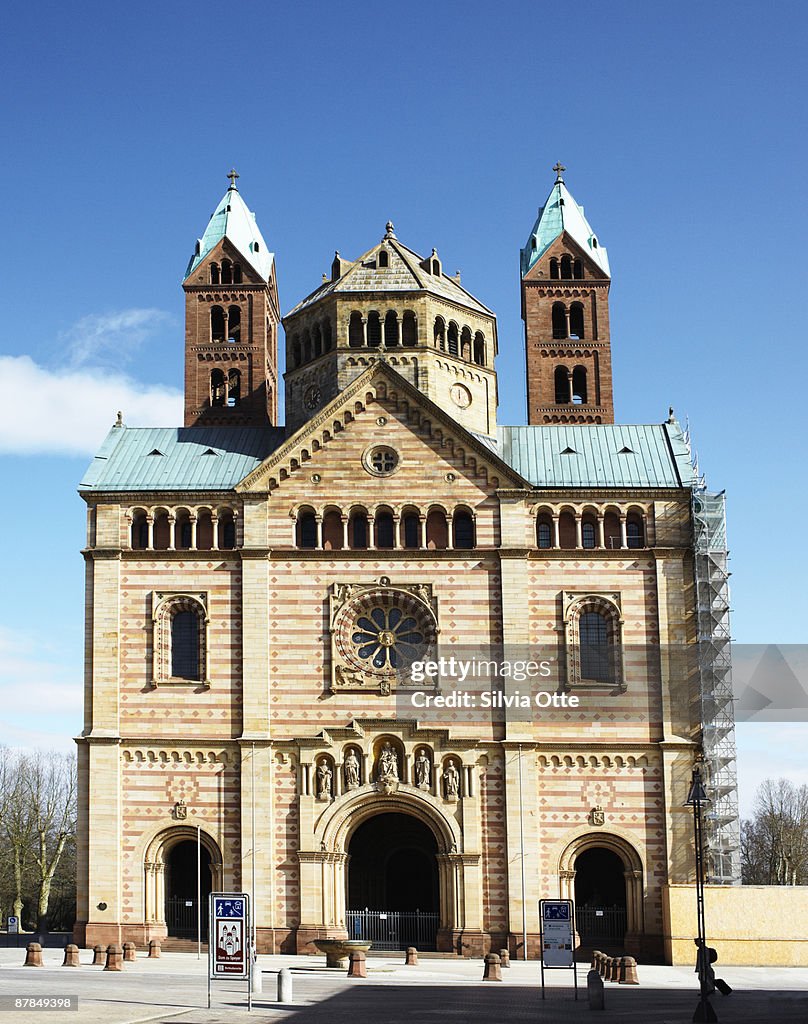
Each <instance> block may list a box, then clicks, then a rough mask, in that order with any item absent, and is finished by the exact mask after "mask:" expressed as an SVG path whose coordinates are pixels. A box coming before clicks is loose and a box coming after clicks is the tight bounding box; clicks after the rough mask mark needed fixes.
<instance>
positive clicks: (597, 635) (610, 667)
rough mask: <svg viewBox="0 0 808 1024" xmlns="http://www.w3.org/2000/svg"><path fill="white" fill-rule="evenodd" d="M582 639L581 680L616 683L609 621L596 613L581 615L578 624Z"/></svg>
mask: <svg viewBox="0 0 808 1024" xmlns="http://www.w3.org/2000/svg"><path fill="white" fill-rule="evenodd" d="M578 635H579V637H580V646H581V650H580V657H581V678H582V679H595V680H597V681H598V682H600V683H611V682H614V664H613V658H612V652H611V649H610V648H611V645H610V643H609V621H608V619H607V618H606V616H605V615H603V614H602V613H601V612H596V611H585V612H582V613H581V617H580V620H579V623H578Z"/></svg>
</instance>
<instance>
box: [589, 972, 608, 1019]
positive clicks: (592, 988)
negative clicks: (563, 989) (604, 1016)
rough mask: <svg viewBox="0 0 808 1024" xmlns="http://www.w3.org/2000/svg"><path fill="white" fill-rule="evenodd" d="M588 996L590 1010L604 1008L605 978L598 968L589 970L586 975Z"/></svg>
mask: <svg viewBox="0 0 808 1024" xmlns="http://www.w3.org/2000/svg"><path fill="white" fill-rule="evenodd" d="M586 996H587V999H588V1000H589V1009H590V1010H602V1009H603V1008H604V994H603V978H601V976H600V975H599V974H598V972H597V971H596V970H591V971H589V973H588V974H587V976H586Z"/></svg>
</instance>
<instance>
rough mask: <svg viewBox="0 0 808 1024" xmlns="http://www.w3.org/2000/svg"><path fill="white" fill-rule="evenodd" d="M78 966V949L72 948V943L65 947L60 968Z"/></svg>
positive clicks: (76, 947)
mask: <svg viewBox="0 0 808 1024" xmlns="http://www.w3.org/2000/svg"><path fill="white" fill-rule="evenodd" d="M78 966H79V947H78V946H74V945H73V943H72V942H71V943H69V944H68V945H67V946H65V958H64V960H63V961H62V967H78Z"/></svg>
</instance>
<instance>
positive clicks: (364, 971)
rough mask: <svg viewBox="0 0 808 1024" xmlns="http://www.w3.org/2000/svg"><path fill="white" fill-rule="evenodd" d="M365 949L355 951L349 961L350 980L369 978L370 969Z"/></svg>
mask: <svg viewBox="0 0 808 1024" xmlns="http://www.w3.org/2000/svg"><path fill="white" fill-rule="evenodd" d="M365 960H366V958H365V951H364V949H354V950H352V952H351V955H350V957H349V961H348V977H349V978H367V976H368V968H367V963H366V962H365Z"/></svg>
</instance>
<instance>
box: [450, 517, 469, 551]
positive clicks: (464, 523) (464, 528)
mask: <svg viewBox="0 0 808 1024" xmlns="http://www.w3.org/2000/svg"><path fill="white" fill-rule="evenodd" d="M452 530H453V533H454V537H453V540H454V546H455V547H456V548H473V547H474V519H473V518H472V515H471V513H470V512H467V511H466V510H465V509H458V510H457V511H456V512H455V514H454V518H453V520H452Z"/></svg>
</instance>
